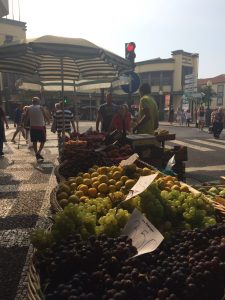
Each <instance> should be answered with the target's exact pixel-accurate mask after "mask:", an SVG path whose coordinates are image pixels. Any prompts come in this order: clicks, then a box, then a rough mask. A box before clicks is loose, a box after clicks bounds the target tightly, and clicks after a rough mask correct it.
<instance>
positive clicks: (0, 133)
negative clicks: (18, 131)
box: [0, 106, 9, 157]
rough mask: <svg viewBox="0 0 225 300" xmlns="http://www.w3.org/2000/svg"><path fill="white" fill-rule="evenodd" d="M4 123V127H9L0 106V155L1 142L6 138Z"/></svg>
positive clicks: (0, 150)
mask: <svg viewBox="0 0 225 300" xmlns="http://www.w3.org/2000/svg"><path fill="white" fill-rule="evenodd" d="M4 123H5V125H6V129H9V125H8V122H7V119H6V115H5V112H4V110H3V109H2V108H1V106H0V157H1V156H3V155H4V152H3V142H4V141H5V140H6V139H5V127H4Z"/></svg>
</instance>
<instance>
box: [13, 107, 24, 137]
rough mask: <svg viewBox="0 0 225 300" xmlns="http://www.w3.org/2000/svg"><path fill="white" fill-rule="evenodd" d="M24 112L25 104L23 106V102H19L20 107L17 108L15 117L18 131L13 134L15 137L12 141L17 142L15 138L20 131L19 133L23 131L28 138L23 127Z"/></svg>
mask: <svg viewBox="0 0 225 300" xmlns="http://www.w3.org/2000/svg"><path fill="white" fill-rule="evenodd" d="M22 114H23V106H22V104H21V103H19V104H18V107H17V108H16V109H15V112H14V118H13V119H14V127H15V128H16V131H15V132H14V134H13V137H12V140H11V142H12V143H16V141H15V138H16V136H17V134H18V133H19V134H21V133H22V136H23V138H24V139H25V140H26V137H25V132H24V129H23V127H22Z"/></svg>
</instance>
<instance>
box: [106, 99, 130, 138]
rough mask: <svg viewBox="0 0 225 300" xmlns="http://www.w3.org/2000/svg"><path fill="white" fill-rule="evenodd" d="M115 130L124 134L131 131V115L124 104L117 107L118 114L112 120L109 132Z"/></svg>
mask: <svg viewBox="0 0 225 300" xmlns="http://www.w3.org/2000/svg"><path fill="white" fill-rule="evenodd" d="M116 129H117V130H119V131H121V132H124V133H127V132H130V130H131V113H130V112H129V109H128V106H127V105H126V104H123V105H121V106H120V107H119V110H118V112H117V113H116V114H115V116H114V117H113V119H112V123H111V127H110V131H113V130H116Z"/></svg>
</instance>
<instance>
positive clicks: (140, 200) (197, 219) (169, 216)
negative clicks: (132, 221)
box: [56, 164, 216, 238]
mask: <svg viewBox="0 0 225 300" xmlns="http://www.w3.org/2000/svg"><path fill="white" fill-rule="evenodd" d="M155 172H156V171H155V170H151V169H149V168H147V167H144V168H139V167H137V166H136V165H135V164H132V165H130V166H124V167H121V166H111V167H107V166H102V167H98V166H93V167H92V168H91V169H89V170H88V172H86V173H79V176H76V177H69V178H68V180H67V181H64V182H61V183H60V184H59V185H58V191H57V194H56V198H57V201H58V203H59V204H60V206H61V207H62V209H64V210H65V209H66V208H67V207H68V206H70V205H72V204H75V205H76V206H77V207H78V208H79V209H80V208H82V211H83V210H84V209H85V210H86V212H87V213H88V214H92V215H94V218H95V228H94V229H93V230H94V233H95V234H100V233H103V232H104V233H107V234H108V235H110V236H117V235H119V234H120V231H121V229H122V228H123V226H124V225H125V223H124V222H123V221H120V220H119V217H120V216H121V219H123V220H126V221H127V220H128V219H129V217H130V214H131V213H132V212H133V210H134V209H135V208H137V209H138V210H140V211H141V212H142V213H143V214H145V215H146V217H147V218H148V220H149V221H150V222H151V223H152V224H153V225H154V226H155V227H156V228H158V229H159V231H160V232H161V233H162V234H163V235H164V236H165V237H167V238H169V236H170V235H171V233H172V232H174V231H175V230H177V229H178V228H179V229H193V228H205V227H207V226H209V225H213V224H216V216H215V209H214V207H213V205H212V203H211V202H210V201H209V200H208V199H207V198H206V197H205V196H204V195H203V194H202V193H198V194H197V195H194V194H192V193H191V192H190V191H189V188H188V186H187V185H184V184H182V183H180V182H179V181H178V180H177V178H176V177H172V176H163V175H162V174H161V173H159V172H157V178H156V179H155V182H153V183H151V185H150V186H149V187H148V188H147V189H146V190H145V191H144V192H142V193H140V194H139V195H137V196H135V197H132V198H131V199H129V200H126V201H124V200H125V198H126V195H127V194H128V192H129V190H130V189H131V188H132V187H133V186H134V184H135V183H136V182H137V180H138V179H139V177H140V176H141V175H142V176H145V175H150V174H154V173H155ZM105 205H106V206H105ZM118 213H119V214H118ZM122 217H124V218H122ZM78 232H79V233H80V231H78ZM92 232H93V231H92ZM89 234H90V233H89ZM62 237H63V234H62Z"/></svg>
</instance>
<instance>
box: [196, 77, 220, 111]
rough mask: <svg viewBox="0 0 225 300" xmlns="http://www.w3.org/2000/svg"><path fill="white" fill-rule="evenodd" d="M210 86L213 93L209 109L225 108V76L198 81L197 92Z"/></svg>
mask: <svg viewBox="0 0 225 300" xmlns="http://www.w3.org/2000/svg"><path fill="white" fill-rule="evenodd" d="M207 86H211V88H212V91H213V94H214V95H213V97H212V101H211V105H210V108H212V109H214V108H215V107H219V106H221V107H223V108H225V95H224V93H225V74H221V75H218V76H216V77H212V78H204V79H198V89H199V91H201V90H204V88H205V87H207Z"/></svg>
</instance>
